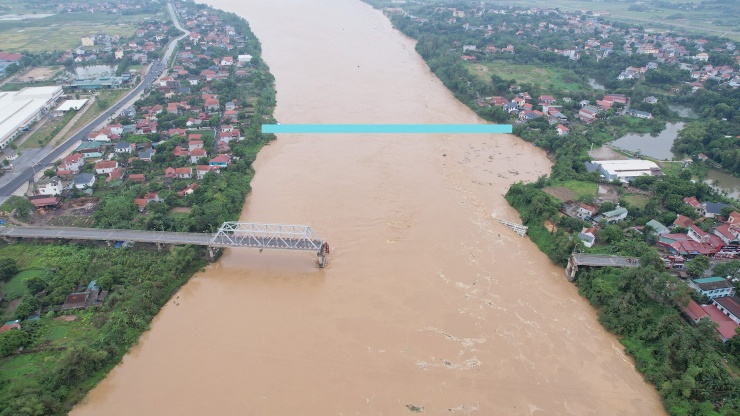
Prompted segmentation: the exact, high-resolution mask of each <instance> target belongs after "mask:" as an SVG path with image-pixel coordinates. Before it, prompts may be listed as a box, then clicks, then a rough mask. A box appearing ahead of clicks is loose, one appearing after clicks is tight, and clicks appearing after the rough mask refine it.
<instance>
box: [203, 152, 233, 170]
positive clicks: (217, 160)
mask: <svg viewBox="0 0 740 416" xmlns="http://www.w3.org/2000/svg"><path fill="white" fill-rule="evenodd" d="M229 163H231V157H230V156H229V155H218V156H216V157H214V158H213V159H211V160H209V161H208V165H209V166H216V167H219V168H225V167H227V166H228V165H229Z"/></svg>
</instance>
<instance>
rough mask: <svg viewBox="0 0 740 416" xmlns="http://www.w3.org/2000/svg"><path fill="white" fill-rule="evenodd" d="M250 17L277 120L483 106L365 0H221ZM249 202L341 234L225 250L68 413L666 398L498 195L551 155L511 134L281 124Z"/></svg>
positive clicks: (580, 405)
mask: <svg viewBox="0 0 740 416" xmlns="http://www.w3.org/2000/svg"><path fill="white" fill-rule="evenodd" d="M210 3H211V4H213V5H214V6H216V7H218V8H221V9H225V10H229V11H233V12H236V13H238V14H240V15H241V16H243V17H245V18H247V19H248V20H249V22H250V24H251V25H252V28H253V30H254V32H255V33H256V34H257V36H259V38H260V40H261V42H262V46H263V50H264V57H265V59H266V61H267V62H268V64H269V65H270V67H271V70H272V72H273V73H274V74H275V77H276V80H277V90H278V107H277V110H276V115H277V118H278V119H279V120H280V121H281V122H282V123H475V122H481V120H479V119H478V118H477V117H476V116H475V114H473V113H472V112H471V111H470V110H469V109H468V108H466V107H465V106H463V105H462V104H460V103H459V102H457V101H456V100H455V99H454V97H453V96H452V94H450V92H449V91H447V89H446V88H445V87H444V86H443V85H442V84H441V82H440V81H439V80H438V79H437V78H436V77H435V76H434V75H433V74H432V73H431V72H430V71H429V69H428V68H427V66H426V65H425V64H424V62H423V60H422V59H421V58H420V57H419V56H418V55H417V54H416V52H415V51H414V43H413V41H412V40H410V39H407V38H405V37H404V36H403V35H402V34H400V33H399V32H397V31H395V30H393V29H392V28H391V25H390V23H389V21H388V20H387V19H386V18H385V17H384V16H383V15H382V13H380V12H379V11H376V10H373V9H372V8H371V7H370V6H368V5H366V4H364V3H361V2H360V1H355V0H323V1H305V0H280V1H277V0H271V1H260V0H247V1H241V0H240V1H236V0H211V1H210ZM255 166H256V170H257V174H256V176H255V178H254V180H253V182H252V184H253V192H252V193H251V194H250V196H249V197H248V198H247V201H246V203H245V206H244V211H243V213H242V217H241V218H242V220H243V221H254V222H279V223H309V224H311V226H312V228H314V229H315V230H316V231H317V232H318V233H319V235H320V236H321V237H323V238H325V239H326V240H328V241H329V242H330V243H331V245H332V248H333V252H332V255H331V257H330V259H329V266H328V268H326V269H323V270H321V269H318V268H316V267H315V265H314V261H315V255H314V254H313V253H307V252H282V251H274V252H269V251H267V250H265V251H264V252H259V251H256V250H248V249H234V250H230V251H227V252H226V253H225V255H224V256H223V257H222V259H221V260H220V261H219V262H218V263H216V264H213V265H211V266H209V267H208V268H207V269H206V270H205V272H203V273H199V274H197V275H196V276H194V277H193V278H192V279H191V280H190V282H189V283H188V284H186V285H185V286H184V287H183V288H182V289H181V290H180V291H179V292H178V293H177V295H176V296H175V297H174V298H173V299H172V300H171V301H170V302H169V303H168V304H167V306H165V307H164V308H163V309H162V311H161V312H160V313H159V315H158V316H157V317H156V318H155V320H154V322H153V323H152V326H151V330H150V331H149V332H147V333H146V334H144V335H143V336H142V338H141V341H140V343H139V345H138V346H136V347H134V348H133V349H132V350H131V351H130V353H129V354H127V355H126V356H125V357H124V359H123V362H122V363H121V364H119V365H118V366H117V367H116V368H115V369H114V370H113V371H112V372H111V373H110V375H109V376H108V377H107V378H106V379H105V380H103V381H102V382H101V383H100V384H99V385H98V386H97V387H96V388H95V389H93V390H92V391H91V392H90V394H89V396H88V397H87V398H86V399H85V401H84V402H83V403H81V404H80V405H78V406H77V407H75V409H74V410H73V412H72V414H73V415H75V416H83V415H103V414H105V415H404V414H413V413H412V410H415V409H416V407H418V408H419V409H421V408H423V414H432V415H442V414H444V415H447V414H481V415H550V414H573V415H656V414H663V413H664V412H663V409H662V406H661V404H660V400H659V397H658V395H657V393H656V392H655V389H654V388H652V387H651V386H650V385H648V384H646V383H645V382H644V381H643V379H642V377H641V376H640V374H639V373H638V372H637V371H636V370H635V368H634V366H633V364H632V362H631V360H630V359H629V358H628V357H627V356H626V355H625V354H624V353H623V352H622V351H623V348H622V346H621V345H620V344H619V343H618V342H617V340H616V338H615V337H613V336H612V335H610V334H609V333H607V332H606V331H605V330H604V329H603V328H602V327H601V326H600V325H599V323H598V322H597V315H596V312H595V311H594V309H593V308H591V307H590V306H589V304H588V302H587V301H586V300H584V299H583V298H581V297H579V296H578V293H577V290H576V287H575V286H573V285H572V284H570V283H568V282H567V280H566V279H565V275H564V272H563V269H561V268H559V267H556V266H553V265H552V264H551V263H550V261H549V260H548V259H547V258H546V256H545V255H543V254H542V253H540V252H539V251H538V250H537V248H536V247H535V245H534V244H533V243H532V242H530V241H529V240H528V239H527V238H521V237H519V236H517V235H516V234H514V233H513V232H512V231H511V230H509V229H507V228H505V227H504V226H502V225H500V224H498V223H496V222H495V221H494V220H493V218H492V215H493V216H495V217H498V218H502V219H508V220H518V216H517V214H516V212H515V211H514V210H513V209H511V208H510V207H509V206H508V205H507V204H506V201H505V200H504V199H503V197H502V195H503V194H504V193H505V192H506V189H507V187H508V186H509V185H510V184H511V183H513V182H516V181H520V180H524V181H528V180H533V179H535V178H536V177H537V176H539V175H541V174H543V173H547V172H548V171H549V168H550V166H551V163H550V162H549V161H548V160H547V158H546V157H545V154H543V152H542V151H540V150H539V149H537V148H535V147H533V146H531V145H529V144H526V143H525V142H523V141H521V140H519V139H517V138H515V137H512V136H507V135H449V136H439V135H431V136H420V135H400V136H398V135H326V136H321V135H281V136H279V138H278V140H277V141H275V142H273V143H272V144H271V145H269V146H267V147H266V148H265V149H264V150H263V151H262V152H260V154H259V157H258V159H257V162H256V164H255Z"/></svg>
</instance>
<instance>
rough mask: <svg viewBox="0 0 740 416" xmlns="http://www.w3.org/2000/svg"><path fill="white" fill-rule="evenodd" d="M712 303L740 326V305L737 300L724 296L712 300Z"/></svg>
mask: <svg viewBox="0 0 740 416" xmlns="http://www.w3.org/2000/svg"><path fill="white" fill-rule="evenodd" d="M712 302H713V303H714V305H715V306H716V307H717V309H719V310H720V311H721V312H722V313H724V314H725V315H727V316H728V317H729V318H730V319H732V320H733V322H735V323H736V324H739V325H740V304H738V303H737V301H735V298H732V297H730V296H723V297H721V298H715V299H712Z"/></svg>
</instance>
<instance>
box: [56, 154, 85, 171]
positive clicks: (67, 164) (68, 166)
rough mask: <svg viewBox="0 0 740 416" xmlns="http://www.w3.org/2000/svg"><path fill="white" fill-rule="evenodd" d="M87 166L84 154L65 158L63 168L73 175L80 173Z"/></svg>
mask: <svg viewBox="0 0 740 416" xmlns="http://www.w3.org/2000/svg"><path fill="white" fill-rule="evenodd" d="M84 164H85V157H84V156H83V155H82V153H74V154H71V155H69V156H67V157H65V158H64V161H63V162H62V165H61V168H63V169H64V170H68V171H70V172H72V173H78V172H79V171H80V169H81V168H82V165H84Z"/></svg>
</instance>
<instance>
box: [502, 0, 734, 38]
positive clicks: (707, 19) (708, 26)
mask: <svg viewBox="0 0 740 416" xmlns="http://www.w3.org/2000/svg"><path fill="white" fill-rule="evenodd" d="M690 2H693V3H697V4H699V3H702V1H701V0H686V1H680V2H677V3H690ZM500 3H503V4H511V5H515V6H525V5H532V6H539V7H547V8H560V9H562V10H564V11H581V10H590V11H604V12H609V14H608V15H605V16H603V17H604V18H605V19H607V20H613V21H621V22H626V23H632V24H639V25H641V26H643V27H645V29H646V30H650V29H652V28H655V29H672V30H676V31H686V32H692V33H700V34H712V35H715V36H725V37H727V38H729V39H733V40H736V41H740V19H738V14H739V13H738V11H737V10H738V9H737V4H734V5H732V4H725V7H723V8H717V9H715V10H679V9H669V8H664V7H660V6H658V5H657V4H655V3H654V2H652V1H650V0H648V1H645V2H643V3H639V4H636V3H634V2H595V1H590V0H588V1H587V0H550V1H547V2H546V1H544V0H516V1H514V0H502V1H500ZM716 6H719V5H716ZM638 7H639V8H640V9H642V10H636V8H638ZM630 9H632V10H630Z"/></svg>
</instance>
